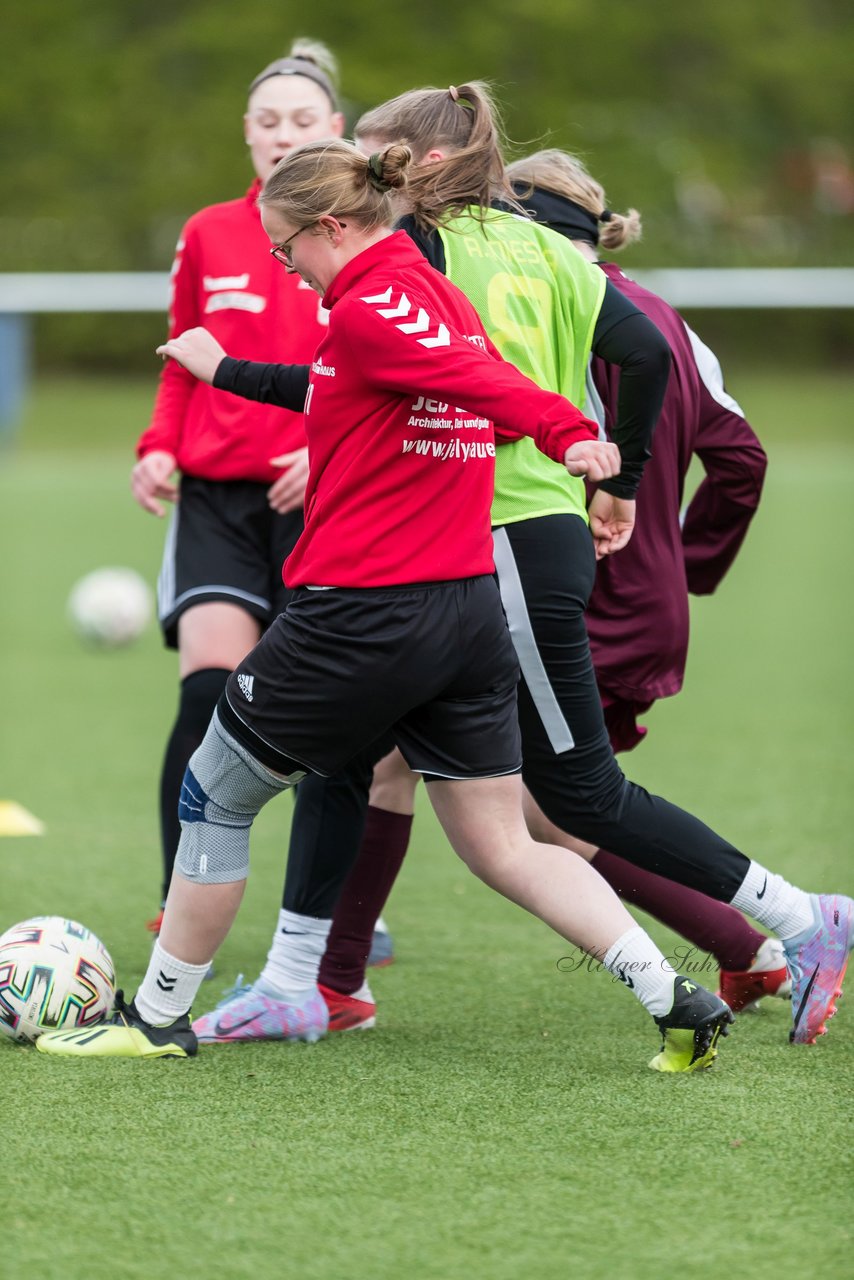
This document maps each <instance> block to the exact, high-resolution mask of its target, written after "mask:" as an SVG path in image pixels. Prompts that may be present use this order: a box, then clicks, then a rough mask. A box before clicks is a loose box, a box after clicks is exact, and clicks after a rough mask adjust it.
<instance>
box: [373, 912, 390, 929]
mask: <svg viewBox="0 0 854 1280" xmlns="http://www.w3.org/2000/svg"><path fill="white" fill-rule="evenodd" d="M374 929H375V930H376V932H377V933H388V932H389V927H388V925H387V924H386V922H385V920H383V918H382V916H377V922H376V924H375V925H374Z"/></svg>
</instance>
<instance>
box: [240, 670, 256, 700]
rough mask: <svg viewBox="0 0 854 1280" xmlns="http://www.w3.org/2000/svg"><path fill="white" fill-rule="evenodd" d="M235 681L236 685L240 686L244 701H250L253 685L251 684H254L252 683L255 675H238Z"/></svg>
mask: <svg viewBox="0 0 854 1280" xmlns="http://www.w3.org/2000/svg"><path fill="white" fill-rule="evenodd" d="M237 683H238V685H239V686H240V692H241V693H242V694H243V696H244V698H245V699H246V701H247V702H251V701H252V686H253V685H254V683H255V677H254V676H244V675H239V676H238V677H237Z"/></svg>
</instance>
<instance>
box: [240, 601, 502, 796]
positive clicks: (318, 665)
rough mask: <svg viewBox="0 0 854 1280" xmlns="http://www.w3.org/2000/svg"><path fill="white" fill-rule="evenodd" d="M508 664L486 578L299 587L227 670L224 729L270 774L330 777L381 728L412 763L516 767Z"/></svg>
mask: <svg viewBox="0 0 854 1280" xmlns="http://www.w3.org/2000/svg"><path fill="white" fill-rule="evenodd" d="M518 678H519V666H518V663H517V660H516V655H515V653H514V650H513V645H512V643H511V640H510V634H509V632H508V630H507V623H506V621H505V619H504V613H503V610H502V607H501V600H500V597H499V594H498V587H497V586H496V583H495V580H494V579H493V578H492V577H477V578H465V579H462V580H460V581H457V582H440V583H426V584H424V583H422V584H417V585H413V586H401V587H376V588H368V589H358V590H356V589H353V590H351V589H345V588H337V587H336V588H334V589H332V590H328V591H323V590H320V591H316V590H311V589H309V588H306V587H301V588H299V589H298V590H297V591H295V592H294V593H293V596H292V598H291V600H290V601H289V603H288V606H287V609H286V610H285V612H284V613H283V614H281V615H280V616H279V617H278V618H276V620H275V621H274V622H273V623H272V625H271V626H270V627H269V629H268V630H267V632H266V633H265V634H264V636H262V638H261V640H260V641H259V643H258V644H257V645H256V646H255V648H254V649H253V650H252V652H251V653H249V654H248V655H247V656H246V658H244V659H243V661H242V662H241V663H240V665H239V666H238V667H237V669H236V671H234V672H233V674H232V675H231V676H230V678H229V681H228V684H227V685H226V689H225V693H224V694H223V697H222V698H221V699H220V705H219V714H220V716H221V718H222V720H223V722H224V724H225V726H226V728H227V729H228V730H229V731H230V732H231V733H232V734H233V735H234V736H235V737H236V738H237V739H238V741H240V742H242V743H243V745H244V746H245V747H246V748H247V749H248V750H249V751H251V752H252V754H253V755H255V756H256V757H257V758H258V759H259V760H261V761H262V763H263V764H266V765H267V767H268V768H270V769H274V770H276V771H277V772H281V773H289V772H291V771H292V769H293V761H297V762H298V763H299V764H301V765H303V766H304V767H306V768H308V769H310V770H312V771H313V772H315V773H320V774H324V775H329V774H332V773H336V772H337V771H338V770H339V769H341V768H342V767H343V766H344V765H345V764H347V762H348V761H349V760H351V759H352V758H353V757H354V756H355V755H356V754H357V753H358V752H359V751H361V750H362V749H363V748H365V747H367V746H369V744H371V743H372V742H374V741H375V740H376V739H377V738H379V737H381V736H382V735H383V734H384V733H386V732H387V731H388V730H391V731H392V734H393V737H394V740H395V741H396V742H397V744H398V746H399V747H400V749H401V751H402V752H403V755H404V757H405V759H406V761H407V764H409V766H410V768H412V769H414V770H415V771H416V772H418V773H424V774H425V775H429V776H430V777H434V778H456V779H464V778H488V777H497V776H500V775H502V774H508V773H517V772H518V771H519V769H520V768H521V750H520V742H519V726H518V720H517V714H516V684H517V681H518Z"/></svg>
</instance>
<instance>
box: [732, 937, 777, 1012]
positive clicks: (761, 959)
mask: <svg viewBox="0 0 854 1280" xmlns="http://www.w3.org/2000/svg"><path fill="white" fill-rule="evenodd" d="M718 995H719V996H720V997H721V999H722V1000H725V1001H726V1002H727V1004H728V1005H729V1007H730V1009H732V1011H733V1013H743V1012H744V1011H745V1009H751V1008H752V1007H753V1006H755V1005H756V1002H757V1001H758V1000H760V999H761V998H762V996H777V997H779V998H780V999H783V1000H789V999H790V998H791V995H792V982H791V978H790V977H789V971H788V969H787V968H786V957H785V954H784V952H783V944H782V942H779V941H778V940H777V939H776V938H766V939H765V941H764V942H763V943H762V946H761V947H760V948H759V950H758V951H757V953H756V956H755V958H754V960H753V964H752V965H751V966H750V968H749V969H745V970H743V971H741V972H739V971H738V970H736V969H721V971H720V990H719V991H718Z"/></svg>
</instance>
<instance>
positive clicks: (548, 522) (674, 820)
mask: <svg viewBox="0 0 854 1280" xmlns="http://www.w3.org/2000/svg"><path fill="white" fill-rule="evenodd" d="M618 554H619V553H618ZM496 565H497V566H498V578H499V582H500V584H501V594H502V599H503V600H504V605H505V611H506V613H507V618H508V623H509V625H510V631H511V634H512V635H513V639H514V643H515V645H516V651H517V654H518V656H519V660H520V663H521V664H522V670H523V675H524V678H523V680H522V681H521V683H520V685H519V724H520V727H521V730H522V757H523V763H522V776H523V778H524V780H525V785H526V786H527V787H528V790H529V791H530V792H531V794H532V796H533V797H534V799H535V800H536V801H537V804H538V805H539V806H540V808H541V809H542V810H543V812H544V813H545V815H546V817H547V818H549V819H550V820H551V821H552V822H553V823H554V824H555V826H557V827H560V828H561V830H562V831H567V832H569V833H570V834H571V835H574V836H578V837H579V838H580V839H582V840H587V841H589V842H590V843H591V844H595V845H597V846H599V847H601V848H605V849H609V850H610V851H611V852H612V853H617V854H619V855H620V856H621V857H623V858H625V859H626V861H627V862H632V863H634V864H635V865H636V866H639V867H644V868H646V869H647V870H648V871H655V872H657V873H658V874H659V875H662V876H665V877H666V878H667V879H668V880H676V881H677V882H678V883H679V884H684V885H688V886H689V887H690V888H692V889H699V890H701V892H703V893H707V894H709V896H710V897H712V898H718V899H720V900H721V901H724V902H730V901H731V900H732V898H733V897H734V895H735V893H736V890H737V889H738V887H739V886H740V884H741V882H742V881H743V880H744V877H745V875H746V874H747V870H748V867H749V866H750V862H749V859H748V858H746V857H745V855H744V854H743V853H740V852H739V851H738V850H737V849H735V848H734V847H733V846H732V845H731V844H729V843H728V842H727V841H726V840H723V839H722V838H721V837H720V836H719V835H717V834H716V833H715V832H714V831H712V830H711V829H710V828H709V827H707V826H706V825H705V824H704V823H702V822H700V821H699V819H698V818H695V817H693V816H692V815H691V814H689V813H686V812H685V811H684V809H678V808H677V807H676V806H675V805H672V804H670V803H669V802H668V801H667V800H663V799H662V798H661V797H660V796H654V795H650V794H649V792H648V791H645V790H644V789H643V787H639V786H637V784H636V783H634V782H629V781H628V779H627V778H626V776H625V774H624V773H623V771H622V769H621V768H620V766H619V764H618V763H617V760H616V757H615V756H614V752H613V750H612V749H611V744H610V741H609V739H608V731H607V729H606V727H605V719H604V716H603V713H602V703H601V701H600V698H599V692H598V689H597V687H596V678H595V676H594V673H593V662H592V660H591V657H590V645H589V642H588V639H587V629H586V627H585V625H584V610H585V608H586V606H587V601H588V599H589V597H590V591H591V589H592V586H593V578H594V574H595V571H596V561H595V556H594V552H593V541H592V539H591V537H590V532H589V530H588V528H587V526H586V524H585V523H584V521H583V520H582V519H580V517H578V516H569V515H567V516H541V517H540V518H539V519H536V520H525V521H522V522H520V523H519V524H510V525H507V526H505V528H504V529H499V530H497V531H496ZM520 593H521V594H520ZM538 663H539V664H541V667H542V669H543V671H544V674H545V676H546V677H547V679H546V680H545V681H543V680H541V679H538ZM567 731H568V733H569V734H570V735H571V738H572V741H573V745H572V746H571V747H568V746H567V745H566V738H565V735H566V733H567Z"/></svg>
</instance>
